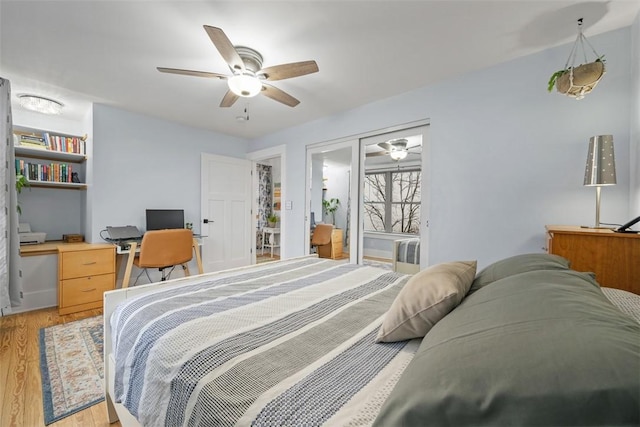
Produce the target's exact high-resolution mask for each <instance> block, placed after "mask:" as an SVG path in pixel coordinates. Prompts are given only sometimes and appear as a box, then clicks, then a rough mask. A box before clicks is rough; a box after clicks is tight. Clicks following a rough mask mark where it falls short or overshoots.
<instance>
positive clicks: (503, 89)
mask: <svg viewBox="0 0 640 427" xmlns="http://www.w3.org/2000/svg"><path fill="white" fill-rule="evenodd" d="M636 26H637V24H636ZM634 31H637V30H636V29H635V27H634ZM631 34H632V29H631V28H629V27H627V28H624V29H620V30H617V31H613V32H610V33H606V34H602V35H599V36H595V37H590V41H591V43H592V44H593V45H594V47H595V48H596V49H597V50H598V51H599V52H601V53H604V54H605V55H606V58H607V74H606V76H605V77H604V78H603V80H602V81H601V82H600V84H599V86H598V87H597V88H596V90H594V92H593V93H591V94H589V95H587V97H586V98H585V99H583V100H581V101H576V100H574V99H572V98H569V97H565V96H562V95H559V94H557V93H553V94H549V93H547V92H546V83H547V80H548V78H549V75H550V74H551V73H552V72H553V71H555V70H556V69H557V68H558V67H559V66H562V65H563V64H564V63H565V62H566V59H567V56H568V55H569V50H570V48H571V45H570V44H568V45H565V46H561V47H558V48H554V49H549V50H546V51H543V52H541V53H537V54H534V55H530V56H526V57H523V58H520V59H516V60H513V61H510V62H508V63H504V64H501V65H497V66H494V67H491V68H488V69H484V70H481V71H477V72H473V73H468V74H465V75H463V76H459V77H455V78H452V79H450V80H448V81H445V82H441V83H439V84H434V85H431V86H428V87H425V88H423V89H420V90H416V91H412V92H409V93H405V94H401V95H398V96H396V97H393V98H389V99H385V100H382V101H379V102H375V103H371V104H367V105H364V106H361V107H359V108H356V109H354V110H351V111H347V112H344V113H341V114H339V115H336V116H332V117H326V118H323V119H320V120H317V121H314V122H310V123H307V124H304V125H301V126H297V127H293V128H290V129H286V130H284V131H282V132H278V133H275V134H272V135H268V136H265V137H263V138H259V139H256V140H254V141H251V145H250V150H252V151H253V150H259V149H264V148H268V147H271V146H274V145H279V144H283V143H286V146H287V165H286V167H287V183H286V185H287V194H289V196H288V199H290V200H291V201H293V210H292V211H291V212H290V215H289V216H288V217H287V224H286V230H285V231H284V236H285V239H286V241H287V248H288V249H287V251H288V252H287V253H288V254H289V255H290V256H295V255H299V254H302V253H303V251H304V239H303V238H302V237H301V236H302V234H301V233H300V232H299V230H301V229H303V227H304V196H305V191H304V182H305V179H304V173H305V171H304V168H303V167H301V164H300V163H299V159H301V158H304V157H303V156H304V153H305V146H306V145H308V144H311V143H317V142H321V141H329V140H334V139H338V138H341V137H345V136H348V135H356V134H358V133H364V132H369V131H372V130H374V129H380V128H384V127H389V126H395V125H398V124H402V123H406V122H410V121H415V120H420V119H429V120H430V123H431V128H430V144H431V170H430V171H429V181H430V182H431V193H430V194H431V198H430V200H424V201H423V203H429V204H430V212H431V217H430V218H429V223H430V241H429V254H430V259H429V262H430V264H433V263H437V262H442V261H448V260H454V259H478V261H479V265H480V266H482V265H486V264H487V263H489V262H492V261H494V260H497V259H499V258H502V257H506V256H509V255H512V254H516V253H524V252H541V251H543V247H544V246H545V245H546V241H545V234H544V226H545V224H586V225H589V224H593V222H594V219H595V218H594V217H595V206H594V205H595V190H594V189H593V188H587V187H583V186H582V180H583V177H584V167H585V161H586V154H587V145H588V140H589V137H591V136H593V135H598V134H613V135H614V140H615V150H616V158H617V171H618V185H617V186H615V187H607V188H605V189H604V190H603V196H602V197H603V199H602V203H603V206H602V212H601V221H602V222H612V223H614V222H617V223H620V222H623V221H626V220H627V219H628V216H629V211H630V209H629V193H630V162H629V153H630V128H631V127H630V117H631V98H632V95H631V94H630V90H629V87H630V84H631V81H632V78H633V79H637V78H638V76H637V74H635V75H634V76H633V77H632V74H631V56H632V55H631V54H630V52H631ZM634 55H635V57H636V58H637V53H635V54H634Z"/></svg>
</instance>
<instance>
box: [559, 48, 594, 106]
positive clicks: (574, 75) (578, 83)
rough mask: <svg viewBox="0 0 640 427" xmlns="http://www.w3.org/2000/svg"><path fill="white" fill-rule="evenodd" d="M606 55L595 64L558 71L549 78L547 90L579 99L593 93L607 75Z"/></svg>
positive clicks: (590, 63)
mask: <svg viewBox="0 0 640 427" xmlns="http://www.w3.org/2000/svg"><path fill="white" fill-rule="evenodd" d="M604 62H605V61H604V55H603V56H600V57H599V58H597V59H596V60H595V61H593V62H589V63H587V64H580V65H579V66H577V67H568V68H565V69H563V70H559V71H556V72H555V73H553V74H552V75H551V78H549V83H548V85H547V90H548V91H549V92H551V91H552V90H553V88H554V86H555V88H556V90H557V91H558V92H560V93H563V94H565V95H567V96H573V97H576V98H578V99H580V98H582V97H584V95H585V94H587V93H589V92H591V91H592V90H593V88H594V87H595V86H596V84H598V82H599V81H600V79H601V78H602V76H603V75H604V73H605V67H604Z"/></svg>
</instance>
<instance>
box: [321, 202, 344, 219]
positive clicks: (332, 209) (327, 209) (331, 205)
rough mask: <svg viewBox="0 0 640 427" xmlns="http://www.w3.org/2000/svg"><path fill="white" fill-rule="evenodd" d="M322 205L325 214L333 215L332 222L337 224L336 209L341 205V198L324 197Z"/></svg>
mask: <svg viewBox="0 0 640 427" xmlns="http://www.w3.org/2000/svg"><path fill="white" fill-rule="evenodd" d="M322 207H323V208H324V213H325V215H331V223H332V224H333V225H336V211H337V210H338V207H340V200H339V199H338V198H331V199H329V200H327V199H322Z"/></svg>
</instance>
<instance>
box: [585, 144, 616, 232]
mask: <svg viewBox="0 0 640 427" xmlns="http://www.w3.org/2000/svg"><path fill="white" fill-rule="evenodd" d="M615 184H616V159H615V156H614V153H613V136H612V135H598V136H592V137H591V139H590V140H589V151H588V152H587V168H586V170H585V174H584V185H586V186H590V187H596V225H595V227H593V228H604V227H600V187H603V186H605V185H615Z"/></svg>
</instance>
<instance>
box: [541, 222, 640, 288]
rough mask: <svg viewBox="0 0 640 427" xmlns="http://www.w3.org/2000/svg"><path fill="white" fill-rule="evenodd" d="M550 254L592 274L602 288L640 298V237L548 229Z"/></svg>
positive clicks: (561, 227) (604, 231)
mask: <svg viewBox="0 0 640 427" xmlns="http://www.w3.org/2000/svg"><path fill="white" fill-rule="evenodd" d="M546 229H547V238H548V240H547V251H548V252H549V253H550V254H554V255H560V256H562V257H564V258H566V259H568V260H569V261H571V268H572V269H574V270H577V271H592V272H594V273H595V274H596V280H597V281H598V283H600V285H601V286H605V287H608V288H616V289H622V290H625V291H629V292H633V293H635V294H639V295H640V234H627V233H616V232H614V231H613V230H608V229H594V228H582V227H578V226H567V225H547V226H546Z"/></svg>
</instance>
